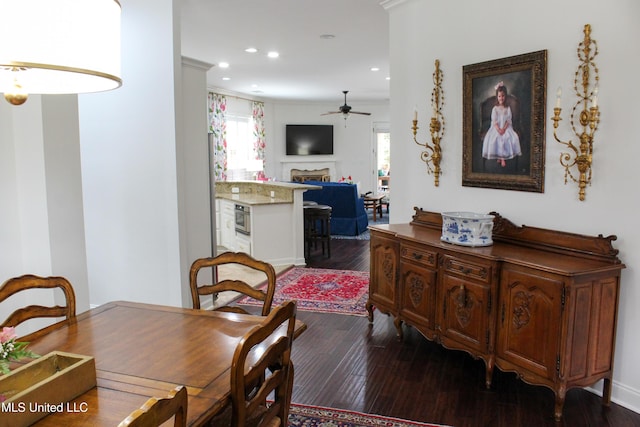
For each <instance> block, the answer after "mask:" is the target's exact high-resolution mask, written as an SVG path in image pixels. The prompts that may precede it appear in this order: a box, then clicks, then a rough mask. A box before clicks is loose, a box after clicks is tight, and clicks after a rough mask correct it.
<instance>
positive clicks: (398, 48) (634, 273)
mask: <svg viewBox="0 0 640 427" xmlns="http://www.w3.org/2000/svg"><path fill="white" fill-rule="evenodd" d="M385 3H386V4H385V5H386V6H387V7H388V8H389V9H388V11H389V16H390V39H391V44H390V46H391V47H390V49H391V50H390V55H391V57H390V58H391V75H392V80H391V100H392V103H391V137H392V141H393V144H392V148H391V161H392V164H395V165H398V164H402V165H404V167H403V168H394V173H393V185H392V188H391V190H392V192H393V202H394V203H393V205H394V209H392V211H391V214H390V215H391V222H392V223H396V222H406V221H409V220H410V217H411V214H412V212H413V210H412V208H413V206H419V207H422V208H424V209H426V210H432V211H437V212H439V211H447V210H448V211H455V210H470V211H476V212H489V211H492V210H495V211H497V212H499V213H501V214H502V215H503V216H504V217H506V218H508V219H510V220H512V221H513V222H514V223H516V224H526V225H530V226H539V227H545V228H553V229H559V230H564V231H568V232H575V233H584V234H590V235H597V234H604V235H610V234H615V235H617V236H618V240H617V241H616V242H614V246H615V247H616V248H618V249H619V250H620V254H619V257H620V258H621V259H622V261H623V262H624V263H625V264H626V266H627V268H626V269H625V270H624V271H623V273H622V283H621V295H620V310H619V314H618V335H617V347H616V358H615V369H614V388H613V400H614V401H616V402H618V403H620V404H622V405H624V406H627V407H629V408H631V409H633V410H635V411H640V370H638V369H637V365H636V358H637V355H638V354H639V353H640V340H638V338H637V331H638V329H640V311H639V310H638V309H637V302H638V301H640V287H639V286H637V285H638V280H639V277H638V268H639V267H640V228H639V227H637V218H636V217H637V215H636V214H635V212H636V210H637V206H638V192H637V188H636V183H637V181H638V178H637V177H635V176H634V172H635V171H636V170H637V160H638V158H640V144H638V142H637V139H638V137H637V135H636V133H637V126H636V123H637V120H638V117H640V106H639V105H640V104H638V100H639V99H640V87H639V86H638V84H637V77H636V74H637V70H638V69H640V48H639V47H638V44H637V40H640V26H638V25H637V22H636V21H637V18H638V17H639V16H640V2H637V1H636V0H617V1H614V2H601V1H599V0H583V1H576V0H567V1H563V2H557V1H553V0H541V1H538V2H533V3H532V2H530V1H524V0H510V1H504V0H485V1H482V2H477V1H474V0H464V1H459V2H457V5H456V7H455V10H454V9H453V8H452V6H451V2H448V1H426V0H408V1H402V0H392V1H388V2H385ZM585 24H591V26H592V34H591V35H592V37H593V38H594V39H595V40H596V41H597V42H598V47H599V55H598V56H597V57H596V64H597V66H598V68H599V70H600V97H599V106H600V111H601V123H600V127H599V129H598V131H597V132H596V135H595V154H594V164H593V182H592V185H591V186H589V187H587V195H586V201H584V202H580V201H578V187H577V184H573V183H571V184H568V185H566V186H565V185H564V170H563V168H562V167H561V166H560V164H559V161H558V159H559V156H560V153H561V152H562V151H564V150H563V146H561V145H560V144H558V143H557V142H555V140H554V139H553V126H552V122H551V120H550V117H551V114H552V110H553V107H554V104H555V91H556V88H557V87H558V86H562V87H563V88H565V90H564V97H563V98H564V106H565V108H564V109H563V121H562V122H561V125H560V127H559V129H558V130H559V135H560V136H561V137H563V138H565V139H566V138H569V137H570V136H571V135H572V134H571V132H570V129H569V127H568V122H569V116H568V111H567V110H569V108H568V106H569V104H570V102H571V103H573V102H575V100H576V98H575V95H574V96H571V95H570V92H571V88H572V87H573V78H574V73H575V71H576V67H577V65H578V59H577V56H576V49H577V45H578V43H579V42H581V41H582V40H583V37H584V35H583V32H582V30H583V27H584V25H585ZM543 49H547V50H548V62H547V70H548V76H547V87H548V90H547V107H546V108H547V113H546V118H545V126H546V167H545V183H544V186H545V191H544V193H529V192H519V191H506V190H496V189H480V188H471V187H463V186H462V185H461V182H462V140H463V134H462V89H463V82H462V67H463V66H464V65H468V64H474V63H478V62H483V61H488V60H493V59H499V58H504V57H508V56H512V55H518V54H523V53H529V52H533V51H538V50H543ZM435 59H439V60H440V67H441V69H442V70H443V72H444V83H443V88H444V92H445V97H446V99H445V105H444V109H443V114H444V116H445V118H446V120H447V129H446V134H445V136H444V139H443V141H442V145H443V160H442V169H443V175H442V176H441V178H440V187H438V188H436V187H434V185H433V177H432V176H430V175H427V173H426V171H425V168H424V164H423V162H422V161H420V159H419V153H420V150H419V147H417V146H416V145H415V144H414V142H413V141H412V135H411V129H410V126H411V119H412V117H413V109H414V106H415V105H417V106H418V109H419V111H420V117H419V120H421V121H422V123H425V122H426V120H427V119H428V117H427V115H428V113H429V111H431V110H430V107H429V105H430V97H429V94H430V93H431V90H432V88H433V83H432V79H431V75H432V73H433V67H434V65H433V63H434V60H435ZM424 137H425V135H424V134H423V138H424ZM575 140H576V138H575V137H574V141H575ZM597 391H598V392H600V391H601V387H597Z"/></svg>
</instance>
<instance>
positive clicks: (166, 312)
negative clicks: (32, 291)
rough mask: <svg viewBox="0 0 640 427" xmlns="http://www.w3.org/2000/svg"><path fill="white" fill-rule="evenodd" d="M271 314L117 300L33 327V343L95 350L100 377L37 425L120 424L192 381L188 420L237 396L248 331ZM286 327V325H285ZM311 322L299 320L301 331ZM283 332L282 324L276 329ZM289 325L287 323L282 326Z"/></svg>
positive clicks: (199, 421)
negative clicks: (238, 362) (234, 367)
mask: <svg viewBox="0 0 640 427" xmlns="http://www.w3.org/2000/svg"><path fill="white" fill-rule="evenodd" d="M263 320H264V317H262V316H258V315H246V314H237V313H227V312H216V311H209V310H194V309H188V308H179V307H171V306H164V305H154V304H144V303H137V302H127V301H115V302H110V303H107V304H104V305H101V306H99V307H96V308H93V309H91V310H88V311H86V312H84V313H81V314H80V315H78V316H77V317H76V318H75V319H72V320H66V321H62V322H59V323H56V324H54V325H52V326H50V327H48V328H46V329H44V330H43V332H42V333H35V334H32V335H30V338H31V341H30V343H29V347H28V348H29V349H30V350H31V351H33V352H35V353H37V354H40V355H44V354H47V353H48V352H52V351H61V352H68V353H73V354H79V355H84V356H90V357H93V358H94V360H95V366H96V380H97V385H96V387H93V388H91V389H89V390H88V391H86V392H84V393H83V394H81V395H79V396H78V397H76V398H75V399H73V400H72V401H70V402H69V404H68V405H66V407H70V408H80V410H77V411H62V412H54V413H50V414H49V415H47V416H45V417H44V418H41V419H40V420H39V421H37V422H36V423H35V424H33V425H35V426H56V427H58V426H66V427H73V426H88V425H90V426H110V427H113V426H117V425H118V424H119V423H120V422H121V421H122V420H124V419H125V418H126V417H127V416H128V415H129V414H130V413H131V412H133V411H134V410H135V409H137V408H139V407H140V406H141V405H143V404H144V403H145V402H146V401H147V400H148V399H149V398H150V397H165V396H167V395H168V394H169V392H170V391H171V390H172V389H173V388H175V387H176V386H179V385H184V386H186V388H187V391H188V395H189V399H188V410H187V425H189V426H200V425H203V424H205V423H206V422H207V421H208V420H209V419H211V418H212V417H213V416H214V415H215V414H216V413H219V412H220V411H221V410H222V409H223V408H224V407H225V406H226V405H228V404H229V403H230V401H231V398H230V392H231V388H230V387H231V386H230V370H231V364H232V359H233V354H234V351H235V349H236V347H237V345H238V343H239V342H240V340H241V339H242V337H243V336H244V335H245V334H246V333H247V332H248V331H249V330H251V329H252V328H253V327H255V326H256V325H258V324H260V323H261V322H262V321H263ZM281 329H284V328H281ZM305 329H306V325H305V324H304V323H303V322H301V321H299V320H296V326H295V336H298V335H300V333H302V332H303V331H304V330H305ZM276 332H277V331H276ZM281 332H282V331H281Z"/></svg>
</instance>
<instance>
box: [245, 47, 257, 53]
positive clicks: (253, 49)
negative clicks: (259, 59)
mask: <svg viewBox="0 0 640 427" xmlns="http://www.w3.org/2000/svg"><path fill="white" fill-rule="evenodd" d="M244 51H245V52H247V53H256V52H257V51H258V49H256V48H255V47H248V48H246V49H245V50H244Z"/></svg>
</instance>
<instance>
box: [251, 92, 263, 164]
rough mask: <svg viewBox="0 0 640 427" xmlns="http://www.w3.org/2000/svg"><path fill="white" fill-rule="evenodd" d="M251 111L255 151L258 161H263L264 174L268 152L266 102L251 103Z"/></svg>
mask: <svg viewBox="0 0 640 427" xmlns="http://www.w3.org/2000/svg"><path fill="white" fill-rule="evenodd" d="M251 111H252V116H253V137H254V140H253V151H254V152H255V155H256V160H262V171H263V174H264V159H265V157H264V154H265V151H266V144H265V133H264V102H258V101H253V102H252V103H251Z"/></svg>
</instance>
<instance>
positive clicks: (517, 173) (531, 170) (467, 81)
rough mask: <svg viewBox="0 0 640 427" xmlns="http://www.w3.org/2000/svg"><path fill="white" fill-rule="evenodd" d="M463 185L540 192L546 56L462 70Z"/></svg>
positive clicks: (514, 58) (504, 60)
mask: <svg viewBox="0 0 640 427" xmlns="http://www.w3.org/2000/svg"><path fill="white" fill-rule="evenodd" d="M463 79H464V88H463V150H462V185H463V186H468V187H485V188H497V189H505V190H519V191H531V192H538V193H542V192H544V154H545V120H544V118H545V117H546V115H545V105H546V101H545V98H546V80H547V51H546V50H542V51H538V52H532V53H526V54H523V55H517V56H511V57H508V58H502V59H497V60H493V61H487V62H482V63H478V64H471V65H465V66H464V67H463Z"/></svg>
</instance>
